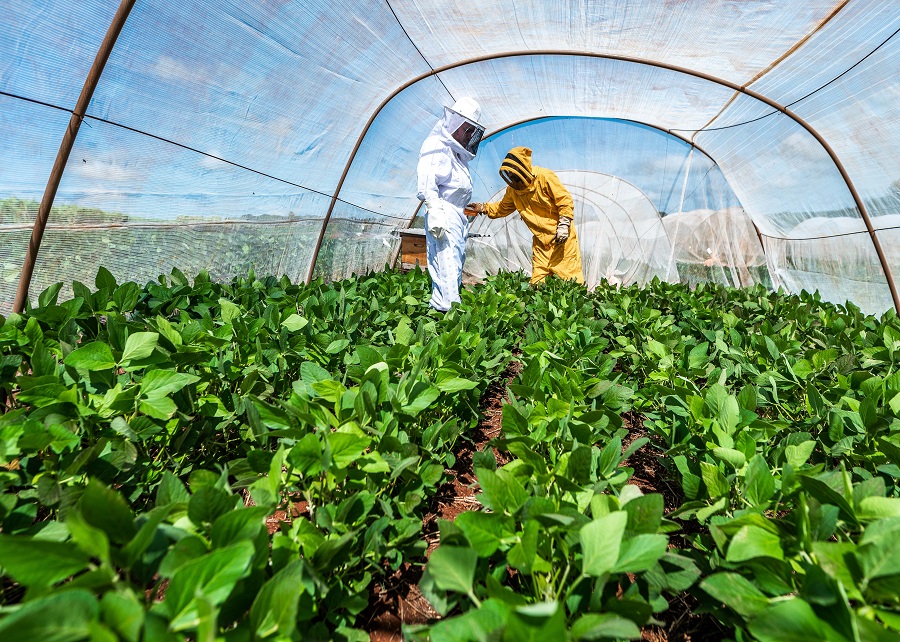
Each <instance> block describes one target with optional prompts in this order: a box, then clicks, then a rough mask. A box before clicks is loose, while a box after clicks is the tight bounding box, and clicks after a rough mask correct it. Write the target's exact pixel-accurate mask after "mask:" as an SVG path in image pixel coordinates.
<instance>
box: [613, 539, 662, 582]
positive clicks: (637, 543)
mask: <svg viewBox="0 0 900 642" xmlns="http://www.w3.org/2000/svg"><path fill="white" fill-rule="evenodd" d="M668 545H669V538H668V537H666V536H665V535H660V534H649V533H644V534H641V535H636V536H635V537H626V538H625V539H624V540H623V542H622V546H621V550H620V551H619V559H618V560H616V565H615V566H614V567H613V569H612V570H613V572H614V573H640V572H643V571H646V570H648V569H650V568H651V567H652V566H653V565H654V564H656V562H657V560H659V558H661V557H662V556H663V555H665V554H666V549H667V547H668Z"/></svg>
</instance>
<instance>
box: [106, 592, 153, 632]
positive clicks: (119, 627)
mask: <svg viewBox="0 0 900 642" xmlns="http://www.w3.org/2000/svg"><path fill="white" fill-rule="evenodd" d="M100 607H101V609H102V611H103V621H104V622H106V623H107V624H109V626H110V627H112V628H113V630H115V632H116V633H118V634H119V637H120V639H122V640H126V642H138V641H139V640H140V638H141V629H143V628H144V607H143V605H142V604H141V603H140V602H138V600H137V598H136V597H135V595H134V593H132V592H131V591H118V592H112V591H110V592H109V593H106V594H104V595H103V599H102V600H101V601H100Z"/></svg>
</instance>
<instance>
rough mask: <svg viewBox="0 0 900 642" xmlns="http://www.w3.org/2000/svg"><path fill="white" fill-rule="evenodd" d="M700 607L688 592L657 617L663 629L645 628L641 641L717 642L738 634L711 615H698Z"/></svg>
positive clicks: (642, 630)
mask: <svg viewBox="0 0 900 642" xmlns="http://www.w3.org/2000/svg"><path fill="white" fill-rule="evenodd" d="M696 607H697V599H696V598H695V597H694V596H692V595H690V594H688V593H683V594H681V595H679V596H678V597H675V598H673V599H672V600H671V601H670V602H669V610H668V611H666V612H665V613H658V614H657V615H656V618H657V619H659V620H661V621H662V622H663V626H655V625H650V626H645V627H644V628H642V629H641V639H642V640H647V641H648V642H713V641H718V640H724V639H726V638H730V637H732V636H733V635H734V633H733V631H731V630H729V629H727V628H725V627H723V626H722V625H721V624H719V623H718V622H717V621H716V620H715V618H713V617H712V616H711V615H710V614H709V613H704V614H702V615H695V614H694V609H695V608H696Z"/></svg>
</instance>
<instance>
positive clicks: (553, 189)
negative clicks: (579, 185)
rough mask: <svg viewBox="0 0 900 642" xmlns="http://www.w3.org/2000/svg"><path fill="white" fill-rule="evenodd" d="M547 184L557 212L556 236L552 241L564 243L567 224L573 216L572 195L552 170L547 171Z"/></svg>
mask: <svg viewBox="0 0 900 642" xmlns="http://www.w3.org/2000/svg"><path fill="white" fill-rule="evenodd" d="M547 185H548V186H549V188H550V194H551V196H552V197H553V202H554V204H555V205H556V211H557V212H558V213H559V222H558V223H557V225H556V237H555V238H554V239H553V242H554V243H565V242H566V241H567V240H568V239H569V226H570V225H572V219H574V218H575V206H574V203H573V202H572V195H571V194H569V190H567V189H566V186H565V185H563V184H562V181H561V180H559V177H558V176H557V175H556V174H554V173H553V172H547Z"/></svg>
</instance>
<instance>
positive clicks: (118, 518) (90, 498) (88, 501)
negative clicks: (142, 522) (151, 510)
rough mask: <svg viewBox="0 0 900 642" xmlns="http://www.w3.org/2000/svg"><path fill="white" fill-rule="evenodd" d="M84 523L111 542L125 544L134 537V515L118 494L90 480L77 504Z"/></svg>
mask: <svg viewBox="0 0 900 642" xmlns="http://www.w3.org/2000/svg"><path fill="white" fill-rule="evenodd" d="M78 507H79V508H80V510H81V514H82V516H83V517H84V519H85V521H86V522H87V523H88V524H90V525H91V526H94V527H96V528H99V529H100V530H102V531H103V532H104V533H106V535H107V537H109V540H110V541H111V542H115V543H117V544H125V543H126V542H128V541H129V540H130V539H131V538H132V537H134V535H135V533H136V532H137V530H136V529H135V527H134V515H133V514H132V512H131V509H130V508H129V507H128V504H126V503H125V499H124V498H123V497H122V495H120V494H119V493H118V492H116V491H114V490H113V489H111V488H107V487H106V486H104V485H103V484H101V483H100V482H98V481H96V480H94V479H92V480H90V481H89V482H88V485H87V488H86V489H85V491H84V494H83V495H82V496H81V499H80V500H79V502H78Z"/></svg>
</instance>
